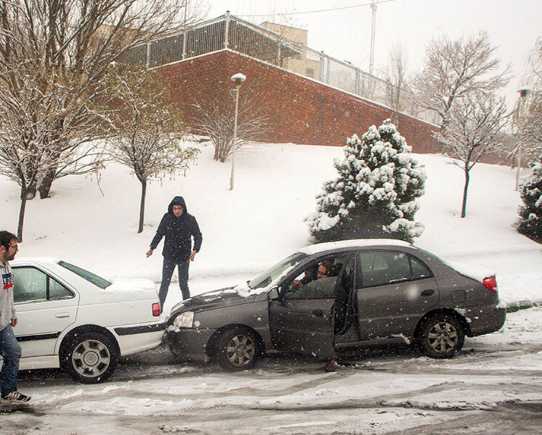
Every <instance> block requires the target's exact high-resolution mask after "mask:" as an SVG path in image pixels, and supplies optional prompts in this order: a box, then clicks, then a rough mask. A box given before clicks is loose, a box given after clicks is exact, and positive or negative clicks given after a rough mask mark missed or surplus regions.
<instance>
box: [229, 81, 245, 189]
mask: <svg viewBox="0 0 542 435" xmlns="http://www.w3.org/2000/svg"><path fill="white" fill-rule="evenodd" d="M246 79H247V78H246V76H244V75H243V74H241V73H237V74H235V75H233V76H231V81H232V82H235V87H236V88H237V89H236V90H235V118H234V122H233V150H232V154H231V178H230V190H233V179H234V174H235V148H236V146H235V145H236V143H237V113H238V112H239V88H240V87H241V85H242V84H243V82H244V81H245V80H246Z"/></svg>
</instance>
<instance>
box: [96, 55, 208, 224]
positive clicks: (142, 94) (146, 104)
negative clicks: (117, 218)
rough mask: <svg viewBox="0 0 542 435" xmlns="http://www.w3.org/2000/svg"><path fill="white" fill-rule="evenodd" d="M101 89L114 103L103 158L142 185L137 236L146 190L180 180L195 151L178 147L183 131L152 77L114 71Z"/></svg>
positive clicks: (126, 70)
mask: <svg viewBox="0 0 542 435" xmlns="http://www.w3.org/2000/svg"><path fill="white" fill-rule="evenodd" d="M103 86H104V87H107V88H108V90H109V94H110V95H111V97H112V98H113V101H112V102H113V105H112V107H114V109H113V110H110V111H108V112H107V118H108V121H109V123H110V133H111V136H110V138H109V140H108V142H110V144H111V149H110V150H108V155H109V156H110V157H111V158H112V159H113V160H114V161H116V162H118V163H120V164H122V165H124V166H127V167H128V168H130V169H131V171H132V172H133V174H134V175H135V177H136V178H137V179H138V180H139V182H140V183H141V201H140V208H139V226H138V233H141V232H142V231H143V226H144V223H145V199H146V193H147V184H148V183H149V182H151V181H152V180H156V179H161V178H163V177H165V176H167V175H169V176H171V177H174V176H175V175H176V174H179V173H180V174H183V175H185V173H186V171H187V170H188V169H189V164H190V162H192V161H194V159H195V158H196V156H197V155H198V153H199V149H197V148H194V147H183V146H182V137H183V135H184V133H185V131H186V127H185V126H184V124H183V123H182V122H181V119H180V114H179V112H178V109H175V108H174V106H172V104H171V102H170V96H169V95H168V92H167V88H165V87H163V86H160V83H158V81H157V80H156V78H155V75H154V73H153V72H151V71H147V70H145V69H143V68H138V67H134V66H132V67H126V66H124V67H123V68H119V67H118V66H116V65H113V66H112V67H111V68H110V73H109V74H108V75H107V77H106V80H104V82H103Z"/></svg>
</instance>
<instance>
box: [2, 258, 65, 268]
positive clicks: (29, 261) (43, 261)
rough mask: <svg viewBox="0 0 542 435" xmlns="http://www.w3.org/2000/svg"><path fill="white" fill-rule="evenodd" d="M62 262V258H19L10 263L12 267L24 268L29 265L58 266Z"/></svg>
mask: <svg viewBox="0 0 542 435" xmlns="http://www.w3.org/2000/svg"><path fill="white" fill-rule="evenodd" d="M60 261H62V260H60V258H56V257H24V258H18V259H16V260H12V261H10V262H9V264H10V265H11V266H24V265H28V264H47V265H51V264H58V263H59V262H60Z"/></svg>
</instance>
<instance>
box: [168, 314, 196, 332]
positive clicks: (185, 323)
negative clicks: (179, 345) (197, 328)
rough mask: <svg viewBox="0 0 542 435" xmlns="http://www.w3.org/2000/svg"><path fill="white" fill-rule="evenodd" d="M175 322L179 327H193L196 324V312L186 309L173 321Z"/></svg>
mask: <svg viewBox="0 0 542 435" xmlns="http://www.w3.org/2000/svg"><path fill="white" fill-rule="evenodd" d="M173 324H174V325H175V326H176V327H177V328H192V327H193V326H194V312H193V311H185V312H183V313H181V314H179V315H178V316H177V317H176V318H175V320H174V321H173Z"/></svg>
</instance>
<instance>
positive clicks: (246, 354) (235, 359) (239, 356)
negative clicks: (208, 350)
mask: <svg viewBox="0 0 542 435" xmlns="http://www.w3.org/2000/svg"><path fill="white" fill-rule="evenodd" d="M259 354H260V345H259V341H258V338H257V337H256V334H255V333H254V332H252V331H250V330H249V329H246V328H232V329H227V330H226V331H224V332H222V333H221V334H220V336H219V338H218V341H217V345H216V348H215V357H216V361H217V363H218V365H219V366H220V367H221V368H222V369H223V370H225V371H228V372H236V371H241V370H248V369H251V368H252V367H254V364H255V363H256V359H257V358H258V356H259Z"/></svg>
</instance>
